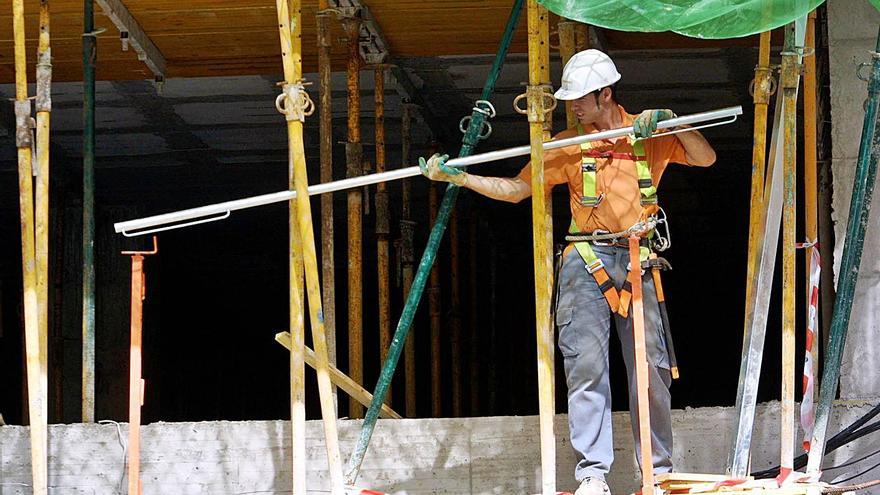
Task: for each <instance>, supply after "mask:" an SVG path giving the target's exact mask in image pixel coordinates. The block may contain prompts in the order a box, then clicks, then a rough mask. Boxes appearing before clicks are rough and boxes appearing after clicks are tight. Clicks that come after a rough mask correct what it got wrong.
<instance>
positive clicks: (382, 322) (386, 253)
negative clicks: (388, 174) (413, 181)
mask: <svg viewBox="0 0 880 495" xmlns="http://www.w3.org/2000/svg"><path fill="white" fill-rule="evenodd" d="M386 68H387V67H386V66H384V65H381V64H380V65H377V66H376V68H375V71H374V75H375V81H376V82H375V90H374V92H375V100H374V102H375V105H374V108H375V114H376V129H375V133H376V173H382V172H384V171H385V70H386ZM390 234H391V219H390V212H389V211H388V185H387V184H385V183H384V182H383V183H380V184H377V185H376V258H377V260H376V261H377V263H376V264H377V268H378V273H377V279H378V281H379V359H380V360H381V362H382V363H384V362H385V358H386V357H387V356H388V348H389V347H391V281H390V280H389V272H390V264H391V255H390V249H389V242H388V237H389V235H390ZM391 397H392V394H391V387H390V386H389V387H388V393H387V395H386V397H385V404H387V405H389V406H390V405H391Z"/></svg>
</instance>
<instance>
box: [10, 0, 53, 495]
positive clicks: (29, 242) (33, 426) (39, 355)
mask: <svg viewBox="0 0 880 495" xmlns="http://www.w3.org/2000/svg"><path fill="white" fill-rule="evenodd" d="M24 26H25V25H24V0H13V2H12V29H13V40H14V47H15V145H16V147H17V148H18V191H19V207H20V220H21V260H22V279H23V294H24V327H25V355H26V365H27V390H28V416H29V418H30V438H31V470H32V477H33V492H34V494H37V495H45V494H46V493H47V490H48V486H47V485H48V471H47V458H46V455H47V425H46V423H47V413H48V406H47V404H46V399H47V397H46V393H47V391H48V384H47V380H46V376H47V375H46V355H45V354H44V353H43V342H44V340H45V337H44V336H43V335H41V328H40V319H41V317H40V303H39V290H38V288H37V284H38V276H39V273H38V269H37V266H36V246H35V243H36V237H35V232H34V186H33V163H32V160H33V156H32V153H31V145H32V144H33V136H32V134H31V129H30V120H31V103H30V100H28V86H27V55H26V53H25V32H24Z"/></svg>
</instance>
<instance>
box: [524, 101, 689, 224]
mask: <svg viewBox="0 0 880 495" xmlns="http://www.w3.org/2000/svg"><path fill="white" fill-rule="evenodd" d="M618 108H619V109H620V115H621V117H622V118H623V127H629V126H632V123H633V120H634V119H635V117H636V116H635V115H630V114H628V113H626V110H624V108H623V107H621V106H619V105H618ZM583 127H584V133H585V134H590V133H594V132H598V131H597V130H596V128H595V127H594V126H592V125H585V126H583ZM577 134H578V132H577V129H567V130H565V131H562V132H560V133H559V134H557V135H556V136H554V137H553V139H564V138H569V137H574V136H577ZM592 149H594V150H596V151H600V152H607V151H610V152H614V153H633V147H632V137H630V136H627V137H624V138H618V139H617V140H615V141H614V142H612V141H609V140H602V141H596V142H593V143H592ZM645 155H646V157H647V160H648V164H649V165H650V166H651V176H652V177H653V179H654V185H655V186H658V185H659V184H660V177H661V176H662V175H663V171H664V170H665V169H666V165H667V164H668V163H669V162H675V163H681V164H684V165H690V164H689V163H688V162H687V158H686V154H685V150H684V146H683V145H682V144H681V142H680V141H679V140H678V138H677V137H675V136H666V137H658V138H653V139H647V140H645ZM517 177H519V178H520V179H521V180H524V181H525V182H526V183H529V184H530V183H531V180H532V179H531V164H527V165H526V166H525V167H524V168H523V169H522V171H520V173H519V175H517ZM544 183H545V186H546V188H547V192H548V193H549V191H550V189H552V188H553V186H556V185H559V184H566V183H567V184H568V196H569V204H570V205H571V216H572V218H573V219H574V221H575V223H576V224H577V227H578V231H579V232H592V231H594V230H604V231H608V232H619V231H621V230H626V229H628V228H630V227H631V226H632V225H633V224H635V223H636V222H638V220H639V214H640V213H641V211H642V205H641V202H640V196H639V194H640V193H639V184H638V174H637V173H636V164H635V162H634V161H633V160H629V159H627V158H613V157H609V158H596V195H597V196H601V195H603V194H604V198H603V199H602V200H601V201H600V202H599V204H598V205H596V206H593V207H590V206H584V205H582V204H581V196H582V195H583V172H582V171H581V147H580V146H579V145H573V146H566V147H565V148H558V149H555V150H550V151H546V152H544Z"/></svg>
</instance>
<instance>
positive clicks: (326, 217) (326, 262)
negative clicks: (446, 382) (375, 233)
mask: <svg viewBox="0 0 880 495" xmlns="http://www.w3.org/2000/svg"><path fill="white" fill-rule="evenodd" d="M328 8H329V4H328V2H327V0H320V1H319V2H318V9H319V11H318V14H317V15H316V16H315V20H316V22H317V37H318V98H319V105H318V121H319V131H318V132H319V139H320V160H321V172H320V176H321V182H323V183H327V182H332V181H333V110H332V104H333V96H332V93H333V91H332V87H331V84H330V76H331V74H332V71H331V66H330V48H331V41H330V26H329V17H330V15H331V13H330V12H328V11H327V9H328ZM321 282H322V284H321V285H322V292H323V296H324V331H325V333H326V335H327V357H328V358H329V359H330V364H332V365H333V366H336V268H335V265H334V259H333V195H332V194H325V195H323V196H322V197H321ZM333 403H334V404H336V405H337V409H338V400H337V394H336V386H335V385H334V386H333Z"/></svg>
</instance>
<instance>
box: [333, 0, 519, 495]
mask: <svg viewBox="0 0 880 495" xmlns="http://www.w3.org/2000/svg"><path fill="white" fill-rule="evenodd" d="M522 5H523V0H515V1H514V3H513V7H512V9H511V11H510V17H508V19H507V26H506V27H505V28H504V36H503V38H502V39H501V46H500V47H499V49H498V51H497V52H496V53H495V60H494V61H493V62H492V69H491V70H490V72H489V75H488V77H487V78H486V83H485V84H484V85H483V93H482V98H481V99H482V100H488V99H489V97H490V95H491V94H492V91H493V90H494V88H495V81H496V79H497V78H498V74H500V73H501V67H502V66H503V65H504V58H505V57H506V55H507V50H508V48H509V47H510V40H511V39H512V38H513V32H514V29H515V28H516V24H517V21H518V20H519V14H520V12H521V11H522ZM485 118H486V115H485V113H484V112H483V109H474V111H473V112H472V113H471V120H470V124H469V125H468V128H467V130H466V132H465V135H464V138H463V139H462V147H461V150H460V151H459V153H458V155H459V156H468V155H470V154H472V153H473V151H474V149H475V148H476V145H477V143H478V142H479V136H480V134H481V132H482V130H483V123H484V122H485ZM457 197H458V186H456V185H454V184H450V185H449V186H447V187H446V193H445V194H444V195H443V201H442V202H441V203H440V208H439V210H438V213H437V221H436V222H434V225H433V226H432V227H431V233H430V235H429V236H428V243H427V247H426V248H425V252H424V253H423V254H422V258H421V261H419V269H418V271H417V272H416V275H415V277H414V278H413V286H412V290H411V291H410V293H409V294H408V295H407V298H406V304H405V305H404V308H403V312H402V313H401V315H400V321H398V322H397V328H396V329H395V331H394V338H393V339H392V341H391V349H390V350H389V351H388V359H387V360H386V362H385V363H383V364H382V371H381V373H380V374H379V381H378V383H377V384H376V390H375V391H374V392H373V402H371V403H370V407H369V409H368V410H367V415H366V418H365V419H364V424H363V427H362V428H361V434H360V437H359V438H358V442H357V445H355V448H354V452H352V454H351V457H350V458H349V461H348V470H347V472H346V479H347V480H348V481H349V482H350V483H354V481H355V480H356V479H357V477H358V473H359V472H360V467H361V464H362V463H363V461H364V456H365V455H366V452H367V447H369V444H370V438H372V436H373V430H374V428H375V426H376V420H377V419H378V418H379V410H380V406H381V405H382V401H383V400H384V398H385V394H386V393H387V391H388V386H389V385H390V384H391V378H392V377H393V376H394V369H395V367H396V366H397V362H398V360H399V359H400V354H401V352H402V350H403V345H404V342H406V338H407V335H408V334H409V329H410V326H411V325H412V321H413V318H415V313H416V310H417V309H418V306H419V301H421V298H422V293H423V292H424V290H425V285H426V284H427V279H428V273H429V272H430V271H431V267H432V266H433V265H434V259H435V258H436V256H437V250H438V249H439V248H440V241H441V240H442V239H443V233H444V231H445V230H446V224H447V222H448V221H449V215H450V212H451V211H452V209H453V207H454V206H455V201H456V199H457Z"/></svg>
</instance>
